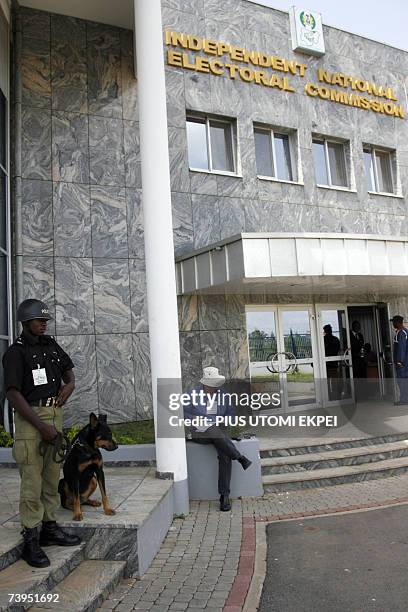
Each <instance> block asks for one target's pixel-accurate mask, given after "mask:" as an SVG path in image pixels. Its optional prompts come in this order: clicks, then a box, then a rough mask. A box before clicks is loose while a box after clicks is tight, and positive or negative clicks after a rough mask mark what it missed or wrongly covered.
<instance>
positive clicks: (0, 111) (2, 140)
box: [0, 89, 7, 168]
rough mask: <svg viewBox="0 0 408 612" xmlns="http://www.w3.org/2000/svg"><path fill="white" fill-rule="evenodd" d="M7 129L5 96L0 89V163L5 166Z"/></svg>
mask: <svg viewBox="0 0 408 612" xmlns="http://www.w3.org/2000/svg"><path fill="white" fill-rule="evenodd" d="M6 145H7V131H6V98H5V97H4V94H3V92H2V91H1V89H0V164H1V165H2V166H3V168H6V163H7V159H6V150H7V146H6Z"/></svg>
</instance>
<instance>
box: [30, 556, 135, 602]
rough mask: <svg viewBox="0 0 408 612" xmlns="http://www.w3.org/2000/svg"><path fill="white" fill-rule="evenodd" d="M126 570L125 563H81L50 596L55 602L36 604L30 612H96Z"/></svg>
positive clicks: (97, 561)
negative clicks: (43, 611)
mask: <svg viewBox="0 0 408 612" xmlns="http://www.w3.org/2000/svg"><path fill="white" fill-rule="evenodd" d="M125 567H126V561H99V560H94V561H93V560H91V561H82V563H81V564H80V565H79V566H78V567H77V568H76V569H74V571H73V572H71V573H70V574H69V575H68V576H67V577H66V578H64V580H62V581H61V582H60V583H59V584H58V585H57V586H56V587H55V588H54V589H52V591H51V592H50V593H49V597H50V598H51V596H52V599H53V601H51V602H47V603H38V604H35V605H34V606H32V607H31V608H29V612H36V611H38V610H56V609H58V610H63V612H93V611H94V610H96V609H97V608H98V607H99V606H100V605H101V603H102V602H103V601H104V600H105V599H106V597H107V596H108V595H109V593H111V592H112V591H113V589H114V588H115V586H116V585H117V584H118V582H119V580H120V579H121V578H122V576H123V574H124V571H125Z"/></svg>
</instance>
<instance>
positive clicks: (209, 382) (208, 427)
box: [184, 367, 252, 512]
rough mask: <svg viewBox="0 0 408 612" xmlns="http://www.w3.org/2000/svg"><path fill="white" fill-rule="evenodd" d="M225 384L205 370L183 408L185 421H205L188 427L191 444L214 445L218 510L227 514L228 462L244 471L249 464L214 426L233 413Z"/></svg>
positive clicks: (216, 374)
mask: <svg viewBox="0 0 408 612" xmlns="http://www.w3.org/2000/svg"><path fill="white" fill-rule="evenodd" d="M224 382H225V376H223V375H222V374H220V373H219V371H218V368H214V367H206V368H204V369H203V377H202V378H201V380H200V383H201V386H200V387H198V388H196V389H193V390H192V391H191V393H190V397H191V401H190V403H189V404H188V405H187V406H185V407H184V418H186V419H192V418H194V417H197V416H200V417H206V424H205V425H202V426H199V427H191V436H192V440H193V442H197V443H198V444H213V445H214V446H215V448H216V450H217V455H218V462H219V464H218V493H219V494H220V510H221V511H222V512H228V511H229V510H231V501H230V497H229V495H230V483H231V461H232V460H233V459H235V460H236V461H238V462H239V463H240V464H241V465H242V467H243V469H244V470H247V469H248V468H249V466H250V465H251V463H252V462H251V461H250V460H249V459H248V458H247V457H245V456H244V455H241V453H240V452H239V451H238V450H237V448H236V446H235V445H234V443H233V442H232V441H231V439H230V438H229V437H228V436H227V434H226V431H225V428H224V427H223V426H217V425H215V418H216V417H217V416H225V417H228V416H234V409H233V407H232V405H231V402H230V398H229V396H228V395H225V392H224V391H223V390H222V388H221V387H222V385H223V384H224ZM211 423H213V424H211Z"/></svg>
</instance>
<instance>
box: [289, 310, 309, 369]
mask: <svg viewBox="0 0 408 612" xmlns="http://www.w3.org/2000/svg"><path fill="white" fill-rule="evenodd" d="M282 322H283V341H284V346H285V351H288V352H289V353H293V354H294V355H295V357H296V359H311V358H312V357H313V353H312V339H311V334H310V319H309V312H308V311H307V310H285V311H284V312H283V313H282Z"/></svg>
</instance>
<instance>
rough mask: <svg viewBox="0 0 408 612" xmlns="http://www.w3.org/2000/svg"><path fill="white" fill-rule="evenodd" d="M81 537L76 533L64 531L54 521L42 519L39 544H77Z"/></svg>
mask: <svg viewBox="0 0 408 612" xmlns="http://www.w3.org/2000/svg"><path fill="white" fill-rule="evenodd" d="M80 543H81V538H79V537H78V536H76V535H71V534H69V533H66V532H65V531H63V530H62V529H61V527H60V526H59V525H57V523H56V521H44V522H43V524H42V529H41V533H40V545H41V546H52V545H53V544H56V545H57V546H78V544H80Z"/></svg>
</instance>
